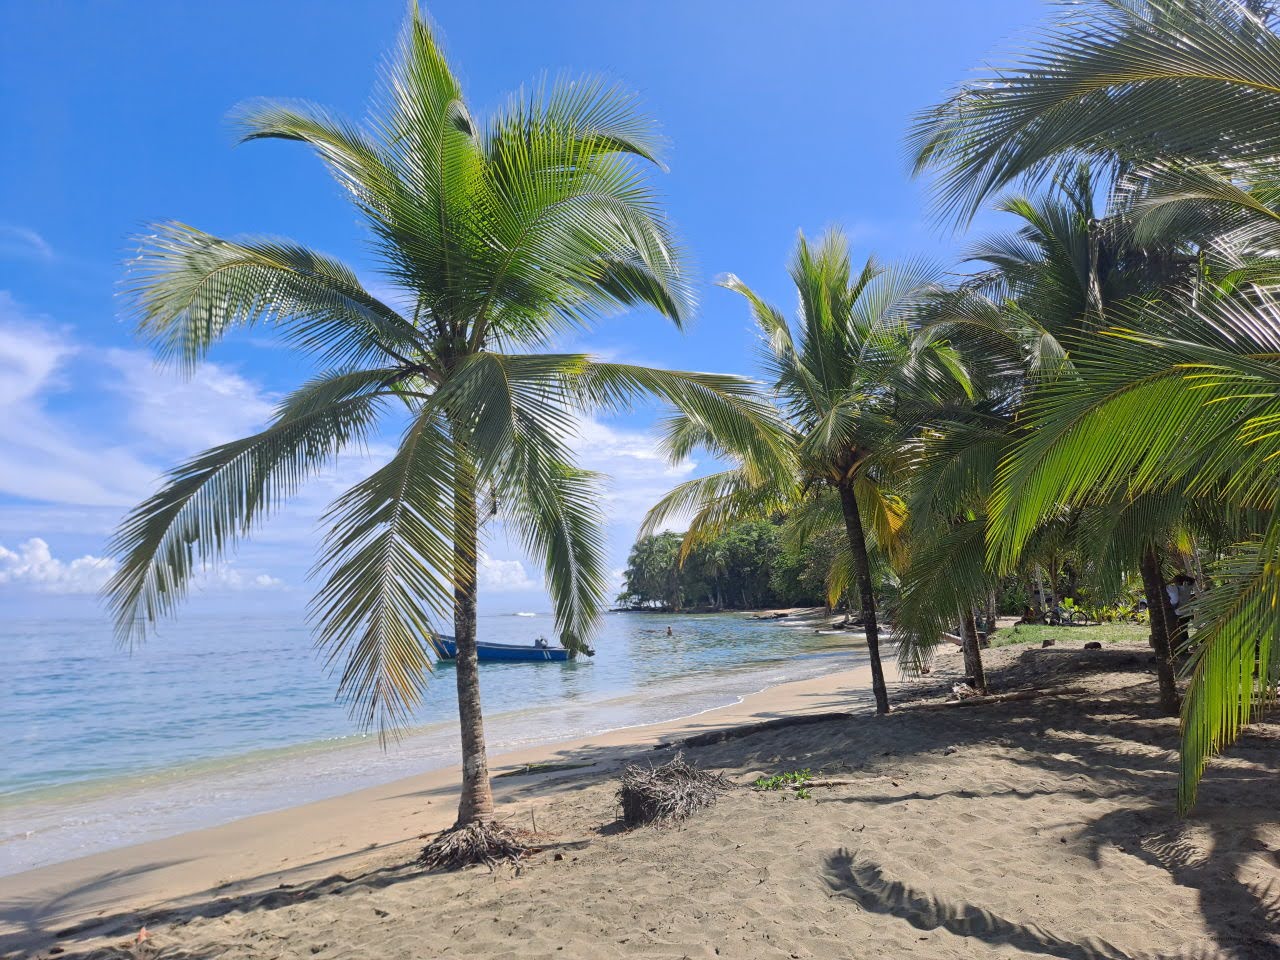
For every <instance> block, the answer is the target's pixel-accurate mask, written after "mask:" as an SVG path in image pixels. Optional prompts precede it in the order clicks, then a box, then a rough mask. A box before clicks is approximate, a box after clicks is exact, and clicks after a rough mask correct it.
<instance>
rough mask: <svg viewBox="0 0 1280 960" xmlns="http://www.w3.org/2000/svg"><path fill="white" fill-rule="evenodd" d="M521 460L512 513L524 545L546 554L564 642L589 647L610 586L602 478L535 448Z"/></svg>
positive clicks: (573, 647)
mask: <svg viewBox="0 0 1280 960" xmlns="http://www.w3.org/2000/svg"><path fill="white" fill-rule="evenodd" d="M522 452H523V451H522ZM516 464H517V465H518V467H519V468H520V469H521V471H522V473H521V480H522V482H521V483H520V484H519V486H518V487H516V488H515V490H514V491H513V494H514V499H513V503H512V507H513V509H511V510H509V512H508V515H509V516H510V517H511V520H512V522H513V523H514V524H515V526H516V528H517V529H518V530H519V531H520V535H521V538H522V540H523V543H524V546H525V549H526V550H528V551H529V553H530V554H532V555H534V556H539V557H542V558H544V559H543V572H544V574H545V577H546V583H547V587H548V589H549V590H550V592H551V601H552V604H553V605H554V607H555V613H556V624H557V626H558V627H559V630H560V642H561V643H563V644H564V646H566V647H568V648H569V649H570V650H584V649H586V648H587V647H588V646H589V641H590V639H591V636H592V634H593V633H594V632H595V629H596V627H597V626H598V624H599V620H600V615H601V613H602V612H603V610H604V606H605V601H606V599H607V589H608V586H609V583H608V576H607V571H606V569H605V537H604V528H603V525H602V523H601V518H600V507H599V504H600V499H601V489H600V487H601V484H600V480H601V477H600V475H599V474H595V473H592V472H590V471H587V470H581V469H578V468H576V467H574V466H573V465H572V464H568V463H564V462H560V461H556V460H553V459H549V458H547V457H545V456H543V455H540V454H539V453H538V452H537V451H535V450H529V451H528V452H527V453H524V455H522V456H519V457H518V458H517V460H516Z"/></svg>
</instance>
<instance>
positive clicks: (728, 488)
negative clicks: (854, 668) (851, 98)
mask: <svg viewBox="0 0 1280 960" xmlns="http://www.w3.org/2000/svg"><path fill="white" fill-rule="evenodd" d="M790 273H791V278H792V280H793V281H794V283H795V285H796V290H797V293H798V294H799V312H798V315H797V318H796V322H795V325H794V330H793V327H792V325H791V324H789V323H788V322H787V320H786V319H785V318H784V317H783V315H782V313H781V312H780V311H779V310H777V309H776V308H775V307H772V306H769V305H768V304H767V303H766V302H765V301H764V300H763V299H762V298H761V297H760V296H759V295H757V294H756V293H755V292H754V291H752V290H751V288H750V287H748V286H747V285H746V284H744V283H743V282H742V281H741V280H739V279H738V278H737V277H734V276H732V275H730V276H728V277H726V278H725V279H724V280H722V281H721V285H722V286H724V287H726V288H728V289H730V290H733V291H735V292H737V293H739V294H741V295H742V296H743V297H745V298H746V300H747V302H748V303H749V304H750V307H751V313H752V316H753V317H754V319H755V321H756V324H757V326H758V327H759V329H760V334H761V337H762V339H763V340H764V342H765V345H766V346H765V350H764V358H765V363H766V367H767V371H768V379H769V380H771V381H772V386H773V392H774V395H775V396H776V398H777V401H778V403H779V405H780V406H781V408H782V413H783V415H784V417H785V419H786V421H787V423H788V424H789V425H790V429H791V432H792V438H793V447H794V454H793V455H794V461H795V472H794V474H793V476H792V477H790V478H788V479H787V480H786V482H785V483H783V484H779V483H778V482H777V479H776V477H775V476H773V475H772V471H771V470H768V469H763V467H766V466H768V465H761V464H758V463H756V462H754V461H753V460H752V459H751V458H750V456H747V457H743V456H741V455H736V454H735V452H734V451H733V450H727V449H726V448H727V447H728V446H729V444H730V442H731V441H732V439H733V438H731V437H722V436H720V435H718V434H716V433H715V432H714V431H710V432H708V431H706V430H703V429H701V428H700V427H699V426H698V425H696V424H694V425H690V424H687V423H682V422H680V421H679V420H677V422H676V423H675V424H674V425H673V438H672V439H673V444H672V446H673V449H677V450H680V449H684V448H685V447H686V446H687V445H691V444H694V443H696V442H699V441H707V442H710V443H711V445H712V446H713V447H715V448H717V449H719V450H721V451H722V452H727V453H729V454H730V456H731V458H735V459H736V460H737V462H738V465H737V466H736V467H735V468H733V469H730V470H728V471H725V472H722V473H718V474H713V475H711V476H708V477H702V478H698V479H696V480H692V481H689V482H687V483H684V484H681V485H680V486H679V487H677V488H675V489H674V490H673V491H671V493H669V494H668V495H667V496H666V497H664V498H663V500H662V501H660V502H659V503H658V504H657V505H656V506H655V507H654V508H653V510H652V511H650V513H649V516H648V518H647V519H646V527H648V528H652V527H655V526H656V525H658V524H659V523H661V522H663V521H665V520H666V519H668V518H670V517H673V516H676V515H679V514H681V513H683V512H684V511H686V510H688V509H689V508H692V509H693V510H695V511H696V514H695V516H694V519H693V521H692V523H691V524H690V527H689V535H688V537H687V538H686V549H688V548H689V547H691V545H693V544H695V543H697V542H699V538H701V537H705V536H708V535H711V534H712V533H714V531H716V530H718V529H720V528H721V527H722V526H723V525H724V524H726V523H728V522H732V521H733V520H736V519H743V518H746V517H750V516H760V515H768V514H769V513H770V512H773V511H777V510H787V509H790V508H793V507H794V506H795V505H796V503H797V502H798V501H800V500H802V499H804V498H805V497H806V496H808V495H810V494H813V493H815V492H817V491H819V490H821V489H822V488H829V489H830V490H833V491H834V492H835V494H836V497H837V498H838V502H839V509H840V512H839V516H840V518H841V520H842V522H843V525H844V532H845V536H846V537H847V542H848V547H849V550H850V553H851V559H852V565H853V573H854V578H853V579H854V582H855V583H856V586H857V591H858V600H859V603H860V606H861V610H862V621H863V628H864V629H865V631H866V636H867V647H868V650H869V652H870V658H871V674H872V686H873V690H874V693H875V700H876V709H877V710H878V711H879V712H880V713H887V712H888V710H889V695H888V691H887V688H886V686H885V679H884V669H883V666H882V664H881V660H880V643H879V640H880V632H879V624H878V622H877V619H876V599H875V588H876V581H875V577H874V571H873V567H872V559H871V551H870V550H869V548H868V537H867V533H868V530H872V531H875V532H876V533H877V534H878V539H879V541H880V543H882V544H888V543H890V542H891V541H892V540H893V539H894V538H895V537H896V535H897V530H898V528H899V527H900V525H901V511H900V508H899V504H898V502H897V501H896V499H895V498H894V497H893V496H892V494H891V491H890V489H889V485H890V484H891V483H892V482H893V479H894V478H895V476H897V475H900V473H901V471H902V469H903V467H904V466H905V457H904V453H905V445H904V441H905V440H906V439H907V438H908V437H910V436H911V435H912V433H913V432H914V431H915V429H916V428H917V424H918V423H919V418H920V417H921V416H922V415H923V414H924V412H925V411H928V410H932V409H934V408H935V407H936V406H937V405H938V404H940V403H942V402H944V401H945V400H946V399H947V398H950V397H954V396H960V395H963V393H964V391H965V389H967V386H968V381H967V377H966V375H965V372H964V369H963V367H962V366H961V365H960V363H959V362H958V358H957V355H956V354H955V352H954V351H953V350H951V349H950V348H949V347H948V346H947V345H946V343H945V342H943V341H940V340H938V339H936V338H930V337H922V336H920V335H919V334H918V332H917V331H916V330H915V329H914V328H913V326H912V323H911V319H910V318H911V314H912V311H913V309H914V308H915V307H916V306H917V305H918V304H919V303H920V302H921V300H922V299H923V298H924V297H925V295H926V294H927V293H928V292H929V291H930V290H932V285H931V283H930V282H928V280H927V278H926V277H925V276H924V275H923V273H922V271H920V270H919V269H918V268H912V267H905V268H890V267H882V266H880V265H879V264H878V263H876V261H875V260H874V259H869V260H867V262H866V263H865V264H864V265H863V266H862V267H861V269H860V270H858V271H857V272H856V274H855V272H854V271H853V268H852V264H851V261H850V258H849V244H848V240H847V238H846V237H845V236H844V234H842V233H840V232H838V231H831V232H829V233H828V234H827V235H826V236H825V237H823V239H822V240H821V241H820V242H819V243H818V244H817V245H816V246H811V245H810V244H809V242H808V241H807V240H806V239H805V238H804V236H803V235H802V236H801V237H800V239H799V241H798V243H797V245H796V251H795V254H794V255H793V257H792V260H791V267H790Z"/></svg>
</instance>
